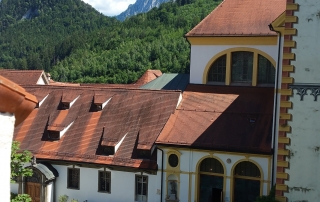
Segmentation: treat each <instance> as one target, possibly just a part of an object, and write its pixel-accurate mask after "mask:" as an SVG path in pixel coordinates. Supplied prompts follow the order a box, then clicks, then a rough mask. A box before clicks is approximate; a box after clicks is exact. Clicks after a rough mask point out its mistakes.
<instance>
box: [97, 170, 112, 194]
mask: <svg viewBox="0 0 320 202" xmlns="http://www.w3.org/2000/svg"><path fill="white" fill-rule="evenodd" d="M110 184H111V179H110V172H104V171H99V191H103V192H110Z"/></svg>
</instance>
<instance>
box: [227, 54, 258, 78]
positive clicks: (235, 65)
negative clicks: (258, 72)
mask: <svg viewBox="0 0 320 202" xmlns="http://www.w3.org/2000/svg"><path fill="white" fill-rule="evenodd" d="M252 69H253V52H248V51H237V52H233V53H232V66H231V72H232V73H231V80H232V82H236V83H251V81H252Z"/></svg>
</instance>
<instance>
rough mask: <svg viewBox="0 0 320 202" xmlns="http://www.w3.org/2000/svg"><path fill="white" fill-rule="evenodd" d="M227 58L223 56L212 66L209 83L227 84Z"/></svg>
mask: <svg viewBox="0 0 320 202" xmlns="http://www.w3.org/2000/svg"><path fill="white" fill-rule="evenodd" d="M226 58H227V57H226V55H223V56H221V57H220V58H218V59H217V60H216V61H215V62H214V63H213V64H212V65H211V67H210V70H209V74H208V81H216V82H225V79H226Z"/></svg>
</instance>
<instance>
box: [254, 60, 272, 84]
mask: <svg viewBox="0 0 320 202" xmlns="http://www.w3.org/2000/svg"><path fill="white" fill-rule="evenodd" d="M274 81H275V68H274V66H273V65H272V63H271V62H270V61H269V60H268V59H267V58H265V57H263V56H262V55H259V56H258V83H259V84H274Z"/></svg>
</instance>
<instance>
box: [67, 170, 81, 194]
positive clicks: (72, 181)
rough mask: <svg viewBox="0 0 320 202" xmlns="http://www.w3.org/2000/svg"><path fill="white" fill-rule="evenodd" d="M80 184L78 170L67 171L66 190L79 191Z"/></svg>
mask: <svg viewBox="0 0 320 202" xmlns="http://www.w3.org/2000/svg"><path fill="white" fill-rule="evenodd" d="M79 184H80V169H78V168H69V169H68V188H74V189H79Z"/></svg>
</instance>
